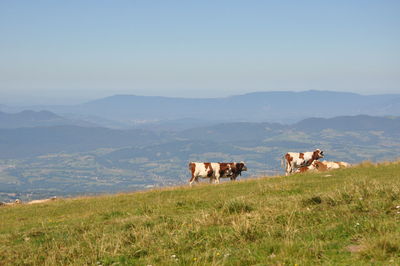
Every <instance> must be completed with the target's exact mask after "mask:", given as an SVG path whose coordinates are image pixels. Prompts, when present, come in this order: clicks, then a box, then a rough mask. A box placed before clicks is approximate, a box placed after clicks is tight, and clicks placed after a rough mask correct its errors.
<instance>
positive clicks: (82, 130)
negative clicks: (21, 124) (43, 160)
mask: <svg viewBox="0 0 400 266" xmlns="http://www.w3.org/2000/svg"><path fill="white" fill-rule="evenodd" d="M166 139H167V138H166V136H164V137H163V138H160V136H159V135H157V134H156V133H153V132H151V131H146V130H142V129H132V130H114V129H108V128H96V127H78V126H56V127H32V128H16V129H0V158H21V157H22V158H24V157H30V156H38V155H44V154H48V153H60V152H66V153H71V152H83V151H90V150H95V149H99V148H120V147H126V146H128V147H129V146H135V145H139V146H140V145H146V144H154V143H157V142H158V141H160V140H162V141H165V140H166Z"/></svg>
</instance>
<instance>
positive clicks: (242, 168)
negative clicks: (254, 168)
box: [236, 162, 247, 175]
mask: <svg viewBox="0 0 400 266" xmlns="http://www.w3.org/2000/svg"><path fill="white" fill-rule="evenodd" d="M236 169H237V172H238V174H239V175H242V171H247V166H246V165H245V164H244V162H240V163H236Z"/></svg>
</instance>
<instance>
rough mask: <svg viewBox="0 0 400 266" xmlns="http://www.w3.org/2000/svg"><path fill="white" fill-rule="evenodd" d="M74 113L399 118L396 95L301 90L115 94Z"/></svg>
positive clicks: (123, 116)
mask: <svg viewBox="0 0 400 266" xmlns="http://www.w3.org/2000/svg"><path fill="white" fill-rule="evenodd" d="M75 108H76V111H79V112H82V113H89V114H96V115H99V116H103V117H107V118H110V119H119V120H131V121H137V120H144V121H146V120H150V121H151V120H167V119H181V118H196V119H203V120H223V121H244V122H260V121H285V122H289V121H292V122H293V121H299V120H301V119H304V118H307V117H317V116H318V117H334V116H340V115H358V114H369V115H400V95H389V94H388V95H372V96H363V95H359V94H354V93H344V92H328V91H305V92H257V93H249V94H244V95H237V96H231V97H226V98H215V99H185V98H167V97H146V96H132V95H117V96H111V97H107V98H103V99H100V100H96V101H92V102H88V103H85V104H82V105H79V106H76V107H75Z"/></svg>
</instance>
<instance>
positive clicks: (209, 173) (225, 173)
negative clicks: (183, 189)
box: [189, 162, 247, 185]
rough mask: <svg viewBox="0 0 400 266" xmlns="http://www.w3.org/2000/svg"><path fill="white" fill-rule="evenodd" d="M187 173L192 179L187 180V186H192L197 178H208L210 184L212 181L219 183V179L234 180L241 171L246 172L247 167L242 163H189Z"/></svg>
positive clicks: (197, 180)
mask: <svg viewBox="0 0 400 266" xmlns="http://www.w3.org/2000/svg"><path fill="white" fill-rule="evenodd" d="M189 171H190V172H191V173H192V177H191V178H190V180H189V184H190V185H192V183H193V182H194V181H196V182H199V177H201V178H210V183H211V182H212V181H214V182H215V183H219V179H220V178H230V179H231V180H236V178H237V177H238V176H239V175H241V174H242V171H247V167H246V165H245V164H244V163H243V162H240V163H235V162H233V163H209V162H206V163H199V162H190V163H189Z"/></svg>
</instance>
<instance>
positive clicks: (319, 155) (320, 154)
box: [313, 149, 324, 160]
mask: <svg viewBox="0 0 400 266" xmlns="http://www.w3.org/2000/svg"><path fill="white" fill-rule="evenodd" d="M321 158H324V151H321V150H320V149H316V150H315V151H314V153H313V159H314V160H318V159H321Z"/></svg>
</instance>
